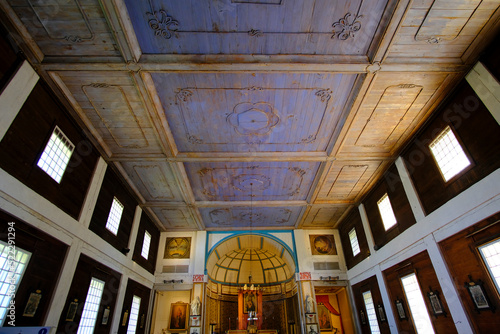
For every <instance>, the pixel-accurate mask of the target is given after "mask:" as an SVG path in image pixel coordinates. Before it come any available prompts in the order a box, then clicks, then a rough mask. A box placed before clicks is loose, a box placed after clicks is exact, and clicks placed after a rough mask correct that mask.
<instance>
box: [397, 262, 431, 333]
mask: <svg viewBox="0 0 500 334" xmlns="http://www.w3.org/2000/svg"><path fill="white" fill-rule="evenodd" d="M411 275H414V276H415V280H416V282H417V285H418V289H419V291H420V296H421V297H422V302H423V304H424V308H425V311H426V314H427V317H428V319H429V322H430V325H431V328H432V330H433V332H434V333H436V329H435V328H434V323H433V322H432V318H431V313H430V311H429V307H428V306H427V303H426V300H425V296H424V291H423V290H422V287H421V285H420V281H419V279H418V275H417V272H416V271H415V270H408V271H405V272H404V273H403V272H402V273H400V275H399V283H400V284H401V289H402V291H403V298H404V301H405V304H406V305H403V308H404V311H405V312H406V319H408V318H410V319H411V322H412V324H413V328H414V329H415V332H416V333H417V334H418V333H419V331H418V328H417V326H416V324H415V316H414V314H413V312H412V308H411V305H410V303H409V302H408V296H407V294H406V290H405V285H404V284H403V279H404V278H406V277H408V276H411ZM408 314H409V316H408ZM400 319H401V318H400Z"/></svg>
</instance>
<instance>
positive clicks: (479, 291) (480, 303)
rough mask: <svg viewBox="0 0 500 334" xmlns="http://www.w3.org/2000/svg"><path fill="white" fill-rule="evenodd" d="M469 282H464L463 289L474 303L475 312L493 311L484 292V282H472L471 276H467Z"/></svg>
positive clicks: (493, 308)
mask: <svg viewBox="0 0 500 334" xmlns="http://www.w3.org/2000/svg"><path fill="white" fill-rule="evenodd" d="M469 280H470V281H469V282H465V287H466V288H467V291H468V292H469V295H470V297H471V299H472V301H473V302H474V308H475V309H476V311H477V312H480V311H482V310H492V311H493V310H495V307H494V306H492V305H491V302H490V298H489V297H488V295H487V294H486V291H485V290H484V287H483V284H484V282H483V281H481V280H477V281H474V280H472V276H470V275H469Z"/></svg>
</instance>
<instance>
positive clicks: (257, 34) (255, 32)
mask: <svg viewBox="0 0 500 334" xmlns="http://www.w3.org/2000/svg"><path fill="white" fill-rule="evenodd" d="M248 35H250V36H254V37H261V36H264V33H263V32H262V31H261V30H257V29H252V30H250V31H249V32H248Z"/></svg>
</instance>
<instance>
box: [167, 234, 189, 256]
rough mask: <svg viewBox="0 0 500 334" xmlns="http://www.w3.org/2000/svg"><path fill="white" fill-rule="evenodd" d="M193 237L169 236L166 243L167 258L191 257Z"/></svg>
mask: <svg viewBox="0 0 500 334" xmlns="http://www.w3.org/2000/svg"><path fill="white" fill-rule="evenodd" d="M190 251H191V237H185V238H184V237H182V238H181V237H177V238H167V241H166V243H165V256H164V258H165V259H189V256H190Z"/></svg>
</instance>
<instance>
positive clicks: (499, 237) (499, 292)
mask: <svg viewBox="0 0 500 334" xmlns="http://www.w3.org/2000/svg"><path fill="white" fill-rule="evenodd" d="M494 242H500V235H495V236H493V237H491V238H488V239H486V240H484V239H483V240H481V241H479V242H477V243H476V245H475V246H476V252H477V256H478V257H479V258H480V261H481V263H482V265H483V267H484V270H485V272H486V275H487V276H488V279H489V281H490V282H491V284H492V285H493V288H494V290H495V293H496V295H497V297H499V298H500V282H499V283H498V284H497V282H496V279H495V277H494V275H493V273H492V272H491V270H490V267H489V266H488V263H487V262H486V259H485V258H484V256H483V254H482V252H481V250H480V248H481V247H484V246H486V245H488V244H492V243H494ZM490 305H491V303H490Z"/></svg>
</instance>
